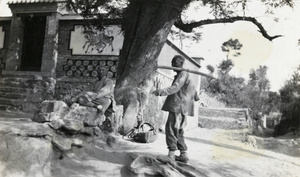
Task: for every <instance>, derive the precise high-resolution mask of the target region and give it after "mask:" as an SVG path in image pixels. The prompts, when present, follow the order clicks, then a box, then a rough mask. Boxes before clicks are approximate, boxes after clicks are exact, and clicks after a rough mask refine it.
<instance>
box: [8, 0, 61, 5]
mask: <svg viewBox="0 0 300 177" xmlns="http://www.w3.org/2000/svg"><path fill="white" fill-rule="evenodd" d="M43 2H44V3H49V2H66V0H9V1H8V4H29V3H43Z"/></svg>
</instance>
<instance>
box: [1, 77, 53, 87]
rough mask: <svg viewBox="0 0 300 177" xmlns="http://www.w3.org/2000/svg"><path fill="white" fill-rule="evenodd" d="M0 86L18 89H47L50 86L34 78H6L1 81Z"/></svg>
mask: <svg viewBox="0 0 300 177" xmlns="http://www.w3.org/2000/svg"><path fill="white" fill-rule="evenodd" d="M0 85H1V87H2V86H9V87H17V88H34V86H35V85H37V86H38V87H42V88H46V87H47V86H48V85H47V84H45V81H43V80H40V79H33V78H20V77H16V78H10V77H5V78H1V79H0Z"/></svg>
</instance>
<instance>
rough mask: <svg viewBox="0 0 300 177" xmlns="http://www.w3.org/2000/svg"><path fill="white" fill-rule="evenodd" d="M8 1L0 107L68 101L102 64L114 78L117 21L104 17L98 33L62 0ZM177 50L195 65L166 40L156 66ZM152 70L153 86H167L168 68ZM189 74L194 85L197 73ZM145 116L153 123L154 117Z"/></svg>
mask: <svg viewBox="0 0 300 177" xmlns="http://www.w3.org/2000/svg"><path fill="white" fill-rule="evenodd" d="M8 4H9V8H10V10H11V12H12V16H11V17H0V64H1V65H0V66H1V78H0V83H1V86H0V107H2V108H5V109H7V108H12V107H13V108H18V109H21V110H23V111H29V112H33V111H35V110H37V109H38V105H39V104H40V103H41V102H42V101H44V100H46V99H60V100H64V99H67V98H68V97H70V96H71V95H73V94H75V93H76V92H79V91H81V90H84V89H85V88H86V87H87V86H88V85H89V84H90V83H91V82H93V81H94V80H95V77H96V72H95V70H96V68H97V67H106V68H107V69H108V70H109V72H108V75H107V76H108V77H111V78H115V74H116V68H117V64H118V59H119V53H120V50H121V49H122V43H123V38H124V37H123V36H124V35H123V34H122V32H121V26H120V24H121V21H120V20H118V19H114V20H106V21H105V27H106V28H105V29H104V30H101V31H100V30H97V29H94V28H85V27H84V25H85V20H84V19H83V18H82V17H80V16H78V15H75V14H70V13H68V12H67V11H65V9H64V8H63V0H35V1H32V0H10V1H9V2H8ZM95 34H97V35H95ZM177 54H179V55H182V56H184V57H185V58H186V59H187V62H186V66H185V67H188V68H189V69H193V70H199V69H200V64H199V63H198V62H197V61H196V60H194V59H192V58H190V57H189V56H188V55H186V54H185V53H184V52H182V51H181V50H180V49H178V48H177V47H176V46H175V45H173V44H172V43H171V42H170V41H167V42H166V44H165V46H164V47H163V49H162V51H161V54H160V56H159V58H158V64H159V65H167V66H170V63H171V59H172V57H173V56H174V55H177ZM157 73H158V74H157V76H156V79H155V80H156V87H161V88H162V87H166V86H168V85H170V84H171V81H172V80H173V74H174V73H172V71H169V70H158V71H157ZM192 77H193V81H194V83H195V85H196V87H197V88H199V87H200V78H199V76H197V75H192ZM153 100H155V99H153ZM153 100H152V101H153ZM156 100H157V103H150V104H155V106H157V105H162V102H163V100H164V98H157V99H156ZM153 107H154V105H152V106H149V108H148V109H150V110H145V111H146V112H147V113H150V112H152V113H154V112H157V111H159V112H160V113H159V114H160V115H162V116H163V114H164V113H161V112H162V111H160V108H159V107H156V108H155V109H154V108H153ZM195 110H196V109H195ZM195 113H196V114H197V111H195ZM147 115H149V116H148V118H147V119H148V120H149V121H152V122H154V119H156V117H155V118H153V117H151V114H147ZM156 115H157V114H156Z"/></svg>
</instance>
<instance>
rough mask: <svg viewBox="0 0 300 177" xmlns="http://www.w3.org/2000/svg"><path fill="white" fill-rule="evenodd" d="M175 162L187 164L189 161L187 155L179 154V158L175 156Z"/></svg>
mask: <svg viewBox="0 0 300 177" xmlns="http://www.w3.org/2000/svg"><path fill="white" fill-rule="evenodd" d="M175 160H176V161H179V162H183V163H187V162H188V161H189V158H188V157H187V155H182V154H180V155H179V156H175Z"/></svg>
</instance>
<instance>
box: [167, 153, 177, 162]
mask: <svg viewBox="0 0 300 177" xmlns="http://www.w3.org/2000/svg"><path fill="white" fill-rule="evenodd" d="M167 157H168V158H169V159H171V160H174V161H175V155H171V154H168V155H167Z"/></svg>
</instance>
